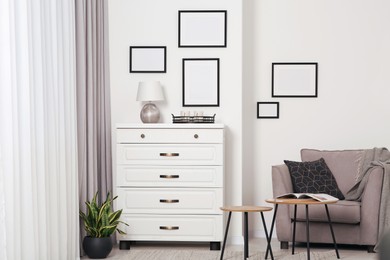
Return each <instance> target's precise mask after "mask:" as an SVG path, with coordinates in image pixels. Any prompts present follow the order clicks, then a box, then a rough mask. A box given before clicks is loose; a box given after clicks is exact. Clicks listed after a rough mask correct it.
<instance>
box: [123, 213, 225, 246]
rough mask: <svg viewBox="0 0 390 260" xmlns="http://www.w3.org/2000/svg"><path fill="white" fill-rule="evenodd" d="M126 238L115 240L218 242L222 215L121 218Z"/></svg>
mask: <svg viewBox="0 0 390 260" xmlns="http://www.w3.org/2000/svg"><path fill="white" fill-rule="evenodd" d="M121 220H123V221H125V222H126V223H127V224H129V226H128V227H127V226H123V225H122V226H121V228H122V229H123V230H124V231H125V232H126V233H127V234H126V235H119V234H117V238H118V240H140V241H157V240H158V241H207V242H210V241H221V240H222V232H223V231H222V229H223V227H222V215H217V216H213V215H210V216H207V215H199V216H191V215H183V216H180V215H152V216H150V215H138V214H137V215H132V214H122V216H121Z"/></svg>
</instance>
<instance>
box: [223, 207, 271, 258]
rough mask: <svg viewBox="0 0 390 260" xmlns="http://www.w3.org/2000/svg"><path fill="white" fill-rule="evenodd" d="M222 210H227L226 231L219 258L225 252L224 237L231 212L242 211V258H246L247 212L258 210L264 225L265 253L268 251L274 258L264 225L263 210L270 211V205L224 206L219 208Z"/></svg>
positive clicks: (247, 251)
mask: <svg viewBox="0 0 390 260" xmlns="http://www.w3.org/2000/svg"><path fill="white" fill-rule="evenodd" d="M220 209H221V210H222V211H226V212H229V216H228V220H227V224H226V231H225V237H224V240H223V246H222V252H221V258H220V259H221V260H222V259H223V254H224V252H225V245H226V238H227V235H228V232H229V225H230V219H231V217H232V212H241V213H243V217H244V220H243V221H244V259H247V258H248V255H249V245H248V212H260V216H261V220H262V221H263V226H264V232H265V236H266V239H267V254H268V251H269V252H270V254H271V259H272V260H273V259H274V255H273V253H272V248H271V236H268V231H267V226H266V225H265V220H264V214H263V212H265V211H271V210H272V208H271V207H262V206H226V207H221V208H220Z"/></svg>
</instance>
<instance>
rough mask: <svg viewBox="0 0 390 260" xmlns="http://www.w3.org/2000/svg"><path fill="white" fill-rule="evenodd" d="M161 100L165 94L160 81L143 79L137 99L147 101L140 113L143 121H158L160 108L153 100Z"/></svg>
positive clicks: (139, 85)
mask: <svg viewBox="0 0 390 260" xmlns="http://www.w3.org/2000/svg"><path fill="white" fill-rule="evenodd" d="M161 100H164V95H163V90H162V86H161V84H160V81H141V82H140V83H139V84H138V91H137V101H147V103H146V104H145V105H144V107H143V108H142V110H141V113H140V117H141V121H142V122H143V123H157V122H158V120H159V119H160V110H159V109H158V108H157V106H156V105H155V104H153V103H152V101H161Z"/></svg>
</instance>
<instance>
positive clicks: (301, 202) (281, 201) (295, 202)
mask: <svg viewBox="0 0 390 260" xmlns="http://www.w3.org/2000/svg"><path fill="white" fill-rule="evenodd" d="M266 202H268V203H272V204H275V210H274V216H273V218H272V224H271V230H270V234H269V237H272V232H273V229H274V225H275V219H276V213H277V211H278V206H279V204H285V205H294V219H293V222H294V224H293V241H292V254H294V250H295V227H296V218H297V205H305V209H306V248H307V259H308V260H310V232H309V205H324V206H325V210H326V215H327V217H328V223H329V228H330V232H331V234H332V239H333V244H334V248H335V250H336V255H337V258H338V259H340V255H339V251H338V249H337V244H336V239H335V236H334V232H333V227H332V221H331V219H330V215H329V210H328V204H332V203H336V202H337V201H334V200H330V201H317V200H314V199H267V200H266ZM271 253H272V252H271ZM267 256H268V248H267V252H266V254H265V258H267Z"/></svg>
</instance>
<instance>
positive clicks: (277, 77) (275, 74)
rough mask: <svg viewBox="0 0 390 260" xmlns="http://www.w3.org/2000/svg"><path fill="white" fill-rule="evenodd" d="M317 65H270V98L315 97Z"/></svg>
mask: <svg viewBox="0 0 390 260" xmlns="http://www.w3.org/2000/svg"><path fill="white" fill-rule="evenodd" d="M317 96H318V63H316V62H313V63H309V62H303V63H272V97H317Z"/></svg>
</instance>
